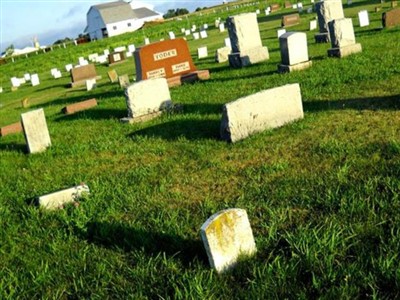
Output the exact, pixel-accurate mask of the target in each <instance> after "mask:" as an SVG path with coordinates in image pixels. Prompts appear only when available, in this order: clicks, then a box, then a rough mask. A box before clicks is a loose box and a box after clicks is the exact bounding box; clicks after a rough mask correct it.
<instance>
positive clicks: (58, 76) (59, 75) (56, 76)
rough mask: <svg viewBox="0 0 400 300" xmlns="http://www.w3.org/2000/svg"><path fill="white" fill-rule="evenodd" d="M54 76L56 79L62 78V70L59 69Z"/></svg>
mask: <svg viewBox="0 0 400 300" xmlns="http://www.w3.org/2000/svg"><path fill="white" fill-rule="evenodd" d="M53 77H54V78H55V79H58V78H61V77H62V74H61V71H60V70H57V71H56V72H54V74H53Z"/></svg>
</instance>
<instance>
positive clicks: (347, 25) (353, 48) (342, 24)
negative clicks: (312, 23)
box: [328, 18, 362, 57]
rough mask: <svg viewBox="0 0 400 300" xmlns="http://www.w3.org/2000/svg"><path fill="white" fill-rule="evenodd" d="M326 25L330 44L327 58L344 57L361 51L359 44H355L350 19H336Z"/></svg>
mask: <svg viewBox="0 0 400 300" xmlns="http://www.w3.org/2000/svg"><path fill="white" fill-rule="evenodd" d="M328 25H329V33H330V39H331V44H332V48H331V49H328V56H336V57H345V56H347V55H350V54H354V53H358V52H361V51H362V48H361V44H359V43H356V38H355V35H354V29H353V22H352V19H350V18H343V19H336V20H333V21H330V22H329V24H328Z"/></svg>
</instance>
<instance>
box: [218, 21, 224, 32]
mask: <svg viewBox="0 0 400 300" xmlns="http://www.w3.org/2000/svg"><path fill="white" fill-rule="evenodd" d="M218 27H219V32H224V31H225V24H224V23H221V24H219V26H218Z"/></svg>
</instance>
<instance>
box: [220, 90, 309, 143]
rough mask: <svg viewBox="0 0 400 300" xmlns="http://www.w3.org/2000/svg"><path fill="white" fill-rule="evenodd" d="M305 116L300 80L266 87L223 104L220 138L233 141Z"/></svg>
mask: <svg viewBox="0 0 400 300" xmlns="http://www.w3.org/2000/svg"><path fill="white" fill-rule="evenodd" d="M303 117H304V114H303V105H302V102H301V93H300V85H299V84H298V83H295V84H288V85H284V86H280V87H276V88H272V89H268V90H263V91H261V92H258V93H256V94H253V95H250V96H246V97H243V98H240V99H238V100H236V101H233V102H230V103H227V104H225V105H224V107H223V112H222V120H221V138H222V139H223V140H226V141H230V142H232V143H234V142H237V141H239V140H242V139H244V138H246V137H248V136H249V135H252V134H255V133H257V132H261V131H264V130H266V129H272V128H276V127H280V126H283V125H284V124H286V123H289V122H292V121H295V120H298V119H302V118H303Z"/></svg>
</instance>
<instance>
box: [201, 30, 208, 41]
mask: <svg viewBox="0 0 400 300" xmlns="http://www.w3.org/2000/svg"><path fill="white" fill-rule="evenodd" d="M200 37H201V38H202V39H205V38H207V37H208V35H207V31H205V30H202V31H200Z"/></svg>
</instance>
